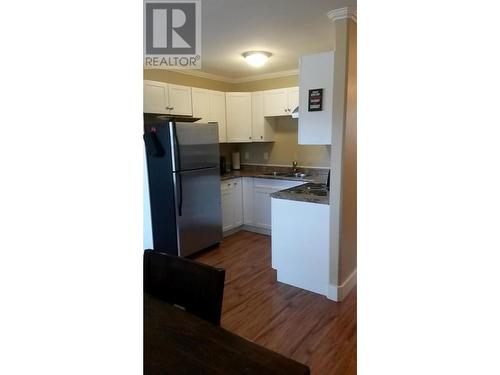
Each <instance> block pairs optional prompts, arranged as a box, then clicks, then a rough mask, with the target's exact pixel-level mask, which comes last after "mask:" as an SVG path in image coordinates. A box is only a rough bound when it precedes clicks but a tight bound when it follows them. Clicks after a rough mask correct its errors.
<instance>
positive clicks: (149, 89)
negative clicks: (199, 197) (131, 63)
mask: <svg viewBox="0 0 500 375" xmlns="http://www.w3.org/2000/svg"><path fill="white" fill-rule="evenodd" d="M167 87H168V85H167V84H166V83H163V82H156V81H144V95H143V96H144V97H143V99H144V112H146V113H168V112H169V111H168V109H167V107H168V89H167Z"/></svg>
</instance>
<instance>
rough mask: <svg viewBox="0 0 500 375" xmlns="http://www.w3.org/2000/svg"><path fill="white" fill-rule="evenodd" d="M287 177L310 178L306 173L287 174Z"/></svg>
mask: <svg viewBox="0 0 500 375" xmlns="http://www.w3.org/2000/svg"><path fill="white" fill-rule="evenodd" d="M285 177H297V178H305V177H309V175H308V174H305V173H287V174H285Z"/></svg>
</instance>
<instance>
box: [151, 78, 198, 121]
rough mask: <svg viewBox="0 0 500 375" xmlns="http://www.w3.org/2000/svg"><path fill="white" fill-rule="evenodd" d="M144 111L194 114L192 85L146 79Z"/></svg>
mask: <svg viewBox="0 0 500 375" xmlns="http://www.w3.org/2000/svg"><path fill="white" fill-rule="evenodd" d="M144 112H146V113H165V114H175V115H187V116H190V115H192V114H193V110H192V106H191V87H188V86H179V85H172V84H170V83H164V82H156V81H147V80H145V81H144Z"/></svg>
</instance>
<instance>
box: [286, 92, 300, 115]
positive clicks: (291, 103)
mask: <svg viewBox="0 0 500 375" xmlns="http://www.w3.org/2000/svg"><path fill="white" fill-rule="evenodd" d="M298 106H299V88H298V87H290V88H289V89H288V108H289V109H290V111H288V114H289V115H291V114H292V112H293V110H294V109H295V108H297V107H298Z"/></svg>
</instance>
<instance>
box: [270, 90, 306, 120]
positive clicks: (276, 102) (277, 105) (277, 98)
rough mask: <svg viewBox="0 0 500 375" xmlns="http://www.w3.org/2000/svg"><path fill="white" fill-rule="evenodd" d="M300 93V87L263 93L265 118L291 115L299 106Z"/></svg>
mask: <svg viewBox="0 0 500 375" xmlns="http://www.w3.org/2000/svg"><path fill="white" fill-rule="evenodd" d="M298 92H299V90H298V87H289V88H285V89H277V90H267V91H263V93H264V116H287V115H291V114H292V112H293V110H294V109H295V108H296V107H297V105H298Z"/></svg>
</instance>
